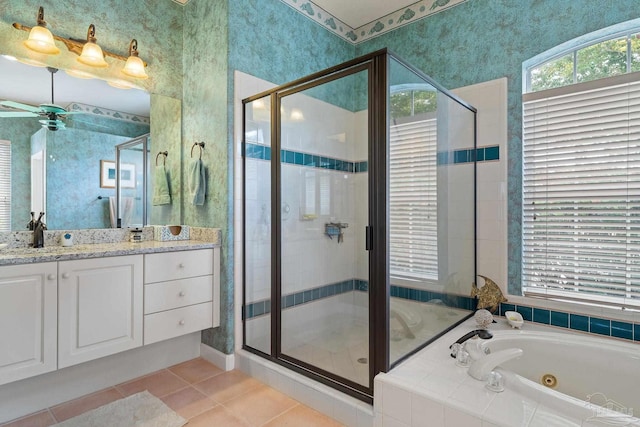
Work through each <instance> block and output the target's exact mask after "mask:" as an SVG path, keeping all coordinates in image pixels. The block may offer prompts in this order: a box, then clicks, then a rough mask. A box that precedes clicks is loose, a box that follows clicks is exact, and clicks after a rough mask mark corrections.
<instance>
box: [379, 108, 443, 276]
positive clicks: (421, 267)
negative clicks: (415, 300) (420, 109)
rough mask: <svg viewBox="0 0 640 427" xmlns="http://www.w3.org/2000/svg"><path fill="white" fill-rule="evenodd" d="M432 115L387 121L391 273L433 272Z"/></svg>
mask: <svg viewBox="0 0 640 427" xmlns="http://www.w3.org/2000/svg"><path fill="white" fill-rule="evenodd" d="M436 142H437V141H436V120H435V119H429V120H420V121H414V122H410V123H404V124H399V125H394V126H391V128H390V143H389V210H390V214H389V246H390V247H389V250H390V261H389V265H390V270H391V274H392V275H393V276H395V277H406V278H411V279H425V278H437V277H438V242H437V235H438V234H437V226H438V222H437V215H436V214H437V203H436V202H437V175H436V169H437V163H436V151H437V147H436Z"/></svg>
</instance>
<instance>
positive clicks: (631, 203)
mask: <svg viewBox="0 0 640 427" xmlns="http://www.w3.org/2000/svg"><path fill="white" fill-rule="evenodd" d="M523 127H524V130H523V209H522V229H523V232H522V233H523V235H522V260H523V262H522V280H523V291H524V293H525V295H535V296H544V297H548V298H564V299H573V300H583V301H590V302H598V303H603V304H610V305H617V306H620V305H622V306H639V305H640V73H635V74H627V75H625V76H618V77H613V78H608V79H604V80H598V81H592V82H589V83H583V84H576V85H573V86H571V87H568V88H563V89H561V90H558V89H555V90H550V91H546V92H539V93H536V94H525V95H524V117H523Z"/></svg>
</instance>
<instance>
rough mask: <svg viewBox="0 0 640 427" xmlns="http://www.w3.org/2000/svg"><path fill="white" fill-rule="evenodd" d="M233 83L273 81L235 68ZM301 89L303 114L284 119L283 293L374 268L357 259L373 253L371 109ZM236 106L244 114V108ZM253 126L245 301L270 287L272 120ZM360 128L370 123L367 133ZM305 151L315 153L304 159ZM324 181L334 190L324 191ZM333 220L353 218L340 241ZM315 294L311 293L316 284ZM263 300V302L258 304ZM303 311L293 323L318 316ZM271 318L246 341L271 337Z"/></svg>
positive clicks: (244, 87) (254, 326) (261, 296)
mask: <svg viewBox="0 0 640 427" xmlns="http://www.w3.org/2000/svg"><path fill="white" fill-rule="evenodd" d="M235 87H236V91H237V92H236V99H242V98H243V97H246V96H249V95H252V94H255V93H258V92H260V91H263V90H266V89H268V88H269V87H271V85H269V84H268V83H266V82H262V81H260V80H259V79H256V78H254V77H252V76H248V75H246V74H243V73H239V72H236V85H235ZM298 96H299V97H302V98H298V99H296V105H301V108H300V109H301V110H303V111H302V113H303V115H304V117H305V119H304V120H302V121H287V122H285V123H284V124H283V141H282V146H283V150H286V151H285V152H284V153H283V160H284V162H283V164H282V182H283V188H282V206H281V215H282V236H283V245H282V265H283V276H282V287H283V295H287V294H293V293H296V292H300V291H305V290H311V289H313V288H318V287H321V286H323V285H329V284H334V283H340V282H343V281H352V279H354V278H362V279H367V276H368V271H367V269H366V265H367V264H366V263H365V264H364V265H365V267H360V270H358V267H356V266H357V265H359V264H361V262H359V261H362V260H366V257H367V253H366V251H365V250H364V226H365V220H366V206H367V200H366V186H367V178H366V176H367V173H366V163H365V161H366V159H367V142H366V141H367V135H366V129H367V127H366V125H365V124H366V120H367V114H366V112H359V113H352V112H348V111H346V110H344V109H342V108H339V107H336V106H334V105H330V104H328V103H326V102H323V101H320V100H317V99H313V98H310V97H308V96H303V95H298ZM287 112H289V111H287ZM236 114H239V116H238V117H241V115H240V114H241V111H238V112H237V113H236ZM345 117H348V119H345ZM255 126H256V128H255V129H248V131H253V130H255V131H256V132H254V133H253V135H256V138H255V140H253V141H252V142H253V144H252V145H250V146H248V147H247V153H246V154H247V162H246V171H245V174H246V180H247V183H246V186H245V191H246V194H245V198H246V230H245V231H246V233H247V234H248V236H247V240H246V243H247V251H248V252H250V253H251V254H252V255H251V266H250V267H249V268H247V271H246V296H245V297H246V302H247V303H251V302H256V301H263V300H268V299H269V298H270V292H271V290H270V289H271V283H270V271H271V270H270V263H271V259H270V244H271V241H270V233H271V211H270V209H271V207H270V206H271V205H270V195H271V188H270V185H271V184H270V164H269V161H268V160H267V159H270V157H271V154H272V153H271V150H270V141H269V126H268V124H266V125H255ZM360 129H364V131H365V133H364V134H363V133H362V132H361V131H360ZM238 135H241V133H240V132H239V133H238ZM257 135H260V136H259V137H258V136H257ZM240 146H241V141H240V140H238V141H237V147H238V149H237V150H236V165H237V168H240V167H241V166H242V164H241V157H240ZM305 154H306V155H307V156H305ZM314 155H315V156H319V155H322V157H324V158H326V159H320V158H319V157H313V156H314ZM305 158H306V159H308V160H309V161H308V162H305ZM314 160H315V162H314ZM320 160H323V162H320ZM325 160H326V161H325ZM334 160H335V163H334ZM316 162H318V163H319V164H316ZM238 170H239V169H238ZM356 171H358V172H356ZM238 176H239V178H236V185H237V186H240V188H241V186H242V177H241V174H236V177H238ZM312 188H314V189H315V191H316V192H317V193H318V195H317V197H315V203H307V202H306V200H305V198H306V197H307V195H308V194H310V192H308V191H307V190H311V189H312ZM325 189H329V191H328V192H326V191H325ZM320 193H322V194H320ZM238 201H240V200H238ZM354 201H355V203H354ZM332 221H335V222H344V223H348V224H349V226H348V228H346V229H345V230H344V241H343V242H342V243H338V241H337V239H336V237H334V238H333V239H329V238H328V237H327V236H326V235H325V229H324V224H325V223H326V222H332ZM238 225H239V226H241V224H238ZM238 229H240V228H238ZM238 239H241V236H238ZM238 239H237V240H236V241H237V242H238ZM319 292H320V291H319V290H318V293H319ZM303 294H304V293H303ZM303 294H301V295H303ZM309 294H310V296H311V291H310V292H309ZM351 294H352V293H351V292H349V295H351ZM336 297H337V295H336ZM343 297H345V296H344V295H342V296H341V298H343ZM351 298H353V297H351ZM266 304H268V305H265V306H264V307H265V308H267V307H268V308H269V309H270V302H267V303H266ZM258 307H263V305H262V304H259V305H258ZM265 311H268V310H265ZM298 311H299V313H300V314H295V315H296V316H300V318H299V319H294V321H293V322H291V323H292V324H294V323H295V324H302V323H304V322H309V321H312V318H313V316H311V315H310V314H309V308H308V307H307V309H303V310H298ZM323 311H324V310H323ZM246 314H253V315H255V314H256V313H246ZM290 314H291V315H293V314H294V311H290ZM268 319H269V316H263V317H262V318H260V320H259V321H257V322H250V323H249V324H248V325H247V326H248V331H247V336H248V342H251V341H253V342H257V341H256V338H255V337H256V336H262V337H263V338H266V335H267V333H268V324H264V325H261V324H262V323H265V322H266V323H268ZM256 320H257V319H256ZM298 320H299V321H298ZM251 337H253V338H251ZM265 345H266V343H265Z"/></svg>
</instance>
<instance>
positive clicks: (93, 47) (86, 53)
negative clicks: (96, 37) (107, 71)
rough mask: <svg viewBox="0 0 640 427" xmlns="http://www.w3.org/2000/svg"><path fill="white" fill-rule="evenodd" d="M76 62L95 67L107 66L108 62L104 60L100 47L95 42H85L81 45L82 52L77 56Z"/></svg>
mask: <svg viewBox="0 0 640 427" xmlns="http://www.w3.org/2000/svg"><path fill="white" fill-rule="evenodd" d="M77 59H78V62H80V63H82V64H84V65H88V66H90V67H96V68H107V67H108V66H109V64H107V61H105V60H104V54H103V53H102V49H101V48H100V46H98V45H97V44H96V43H93V42H86V43H85V44H84V46H83V47H82V54H81V55H80V56H79V57H78V58H77Z"/></svg>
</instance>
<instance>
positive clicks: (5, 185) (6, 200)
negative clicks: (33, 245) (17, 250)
mask: <svg viewBox="0 0 640 427" xmlns="http://www.w3.org/2000/svg"><path fill="white" fill-rule="evenodd" d="M4 231H11V143H10V142H9V141H3V140H0V232H4Z"/></svg>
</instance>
